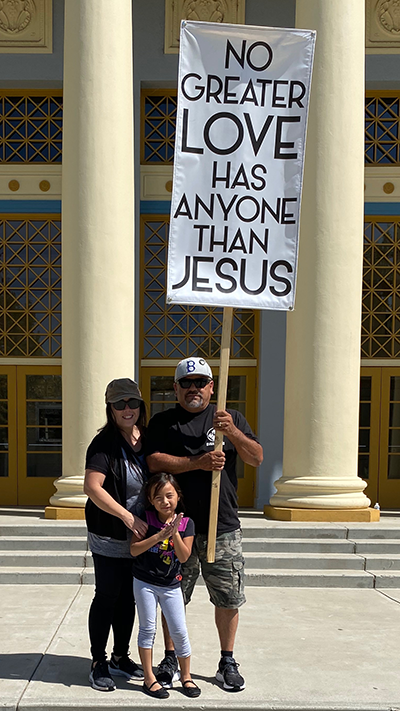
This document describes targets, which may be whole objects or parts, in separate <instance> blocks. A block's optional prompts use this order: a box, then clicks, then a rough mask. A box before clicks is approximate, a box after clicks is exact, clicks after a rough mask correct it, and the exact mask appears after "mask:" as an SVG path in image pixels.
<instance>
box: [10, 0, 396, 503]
mask: <svg viewBox="0 0 400 711" xmlns="http://www.w3.org/2000/svg"><path fill="white" fill-rule="evenodd" d="M66 5H67V6H66V7H64V2H63V0H53V1H52V2H50V1H48V2H45V1H43V2H42V3H37V7H36V10H35V12H36V13H37V15H34V13H33V12H32V16H31V17H29V18H28V19H29V22H28V25H26V24H24V23H25V22H26V19H27V18H25V19H24V22H22V20H21V23H20V25H18V18H17V19H16V20H15V18H13V17H12V16H11V15H10V16H9V17H8V20H7V21H5V22H3V25H4V27H3V25H1V28H0V76H1V81H0V106H1V109H0V210H1V215H0V220H1V222H0V224H1V231H0V247H1V253H0V254H1V256H0V264H1V273H2V278H1V282H0V294H1V296H0V299H1V301H0V315H1V321H0V324H1V326H0V417H1V422H0V429H1V439H0V502H1V503H2V504H10V505H38V504H47V503H48V501H49V499H50V497H52V500H51V502H52V504H53V506H54V507H56V508H57V507H60V508H62V507H65V508H69V507H81V506H82V505H83V503H84V496H83V492H82V474H83V465H84V460H83V456H84V451H85V448H86V446H87V443H88V442H89V441H90V439H91V438H92V437H93V436H94V434H95V432H96V430H97V428H98V427H100V426H101V425H102V424H103V421H104V402H103V393H104V390H105V385H106V383H107V382H108V381H109V380H111V379H112V378H114V377H122V376H130V377H135V378H136V379H138V380H139V382H140V385H141V388H142V391H143V395H144V397H145V400H146V402H147V403H148V405H149V410H150V413H154V412H158V411H160V410H162V409H164V408H166V407H169V406H171V405H173V402H174V395H173V372H174V369H175V366H176V363H177V361H178V360H180V359H181V358H183V357H185V356H188V355H202V356H204V357H205V358H207V360H208V361H209V362H210V363H211V365H212V367H213V369H214V372H215V375H216V380H217V379H218V362H219V361H218V358H219V344H220V335H221V325H222V309H219V308H208V307H200V306H199V307H188V306H177V305H175V306H169V305H167V304H166V302H165V283H166V254H167V243H168V223H169V208H170V196H171V190H172V165H173V150H174V133H175V120H176V84H177V63H178V54H177V49H178V39H177V28H178V27H179V21H180V19H181V18H183V17H186V18H189V19H200V20H209V21H216V22H220V21H225V22H226V21H228V22H240V23H245V24H250V25H265V26H279V27H294V26H296V25H297V26H298V27H310V29H317V33H318V35H317V37H318V39H317V55H316V64H315V71H314V84H313V92H314V97H315V98H314V109H311V114H310V126H309V133H308V146H307V156H308V157H307V160H308V165H306V183H305V195H304V202H303V213H302V230H301V236H300V240H301V242H300V245H301V246H300V265H299V285H298V302H297V304H296V309H295V312H294V313H293V314H290V315H289V317H288V318H287V317H286V315H285V314H284V313H282V312H267V311H262V312H260V311H249V310H244V309H237V310H235V312H234V325H233V334H232V345H231V366H230V377H229V385H228V406H230V407H234V408H237V409H239V410H241V411H242V412H243V414H245V415H246V417H247V419H248V421H249V422H250V424H251V426H252V427H253V428H254V429H255V430H256V431H257V433H258V435H259V437H260V441H261V442H262V444H263V446H264V451H265V458H264V462H263V465H262V466H261V467H260V468H259V470H258V471H256V470H254V469H253V468H251V467H249V466H247V465H244V466H242V467H241V468H240V469H239V503H240V504H241V505H242V506H250V507H252V506H255V507H258V508H262V507H263V506H264V505H265V504H268V503H269V501H270V500H271V497H273V498H272V502H271V503H272V504H274V505H275V506H276V507H277V508H279V507H287V508H291V507H292V506H293V507H296V506H299V507H300V508H301V507H303V508H308V509H315V508H322V509H323V508H327V509H340V508H345V509H346V508H347V509H348V508H360V509H362V508H365V507H367V506H368V500H367V498H366V496H367V497H368V498H369V499H370V501H371V502H372V505H373V504H375V503H376V502H379V503H380V505H381V506H382V507H385V508H399V507H400V292H399V288H400V251H399V250H400V80H399V77H400V24H399V18H398V17H397V14H396V8H395V3H394V2H390V1H389V2H385V3H379V2H378V3H376V2H372V1H371V2H367V3H366V6H365V17H366V29H365V32H364V7H363V3H362V2H360V1H359V0H357V1H355V0H351V1H350V2H349V1H347V0H331V1H330V3H329V4H328V6H329V7H328V8H327V7H326V6H327V4H326V2H325V1H324V0H297V3H296V2H295V0H242V1H240V0H232V2H227V1H224V2H223V1H221V2H212V3H211V2H210V3H204V2H198V1H196V0H193V1H192V2H187V0H181V1H180V2H172V0H165V2H164V0H146V2H143V0H133V2H132V4H131V3H130V2H129V1H128V0H121V7H120V8H119V11H118V14H117V13H115V10H114V9H112V7H110V3H109V2H106V0H96V2H93V0H85V2H83V1H82V0H68V2H67V3H66ZM319 10H321V11H320V12H319ZM6 14H7V13H6ZM131 18H132V21H131ZM7 22H8V25H7ZM13 22H14V24H15V23H16V24H15V27H14V25H13V24H12V23H13ZM34 23H36V24H34ZM23 25H24V26H23ZM29 28H31V29H32V28H34V31H32V32H30V31H29ZM132 28H133V29H132ZM35 33H36V34H35ZM33 36H35V37H37V38H38V39H37V42H36V44H35V43H33V44H32V37H33ZM330 36H333V37H335V38H336V40H337V41H336V42H331V41H330ZM338 46H339V47H340V49H341V54H340V57H339V56H338V54H337V52H338ZM335 53H336V54H335ZM364 57H365V59H366V74H365V85H364V68H363V63H364ZM326 58H328V59H326ZM349 66H350V67H351V69H349V68H348V67H349ZM313 111H314V113H313ZM361 111H363V113H364V117H365V124H364V127H363V126H362V117H361ZM132 127H133V129H132ZM321 146H323V147H324V148H323V150H322V148H321ZM322 154H323V157H321V155H322ZM362 156H364V158H363V157H362ZM364 163H365V176H364V180H363V183H362V184H361V180H362V177H363V176H362V170H363V164H364ZM307 171H308V172H307ZM307 176H308V177H307ZM307 180H308V186H309V187H307ZM312 185H313V187H311V186H312ZM363 200H364V242H362V222H361V212H360V209H361V204H362V201H363ZM61 210H62V215H63V220H62V224H61ZM339 218H340V219H339ZM307 235H309V237H310V240H308V237H307ZM362 245H363V277H362V281H361V250H362ZM302 251H303V254H302ZM361 289H362V293H361ZM360 312H361V313H362V317H361V318H362V332H361V333H362V335H361V351H360ZM360 358H361V372H360V370H359V368H360ZM360 377H361V380H360ZM360 382H361V389H360V399H359V390H358V388H359V383H360ZM299 384H301V386H302V387H298V385H299ZM285 386H286V421H285V416H284V411H285ZM62 412H63V415H62ZM358 412H359V416H360V419H359V423H358ZM307 423H312V424H311V425H309V424H307ZM284 435H285V437H284ZM357 436H358V437H359V443H358V446H359V449H358V452H357V442H356V437H357ZM357 458H358V473H359V477H361V478H358V477H357ZM285 462H286V463H285ZM57 479H61V480H60V481H59V482H58V484H57V487H56V488H55V487H54V484H53V482H54V481H55V480H57ZM275 482H278V483H277V493H275V494H274V492H275V488H274V483H275ZM365 482H366V484H367V486H366V489H365V493H363V489H364V487H365ZM365 494H366V496H365Z"/></svg>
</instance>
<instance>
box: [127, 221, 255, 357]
mask: <svg viewBox="0 0 400 711" xmlns="http://www.w3.org/2000/svg"><path fill="white" fill-rule="evenodd" d="M167 241H168V218H164V219H162V218H160V217H158V216H157V217H147V218H143V223H142V270H141V271H142V278H143V284H142V286H143V288H142V290H141V291H142V293H143V303H142V308H141V314H142V316H141V318H142V339H141V340H142V347H143V352H142V357H143V358H178V359H179V358H185V357H187V356H189V355H198V356H203V357H205V358H217V357H219V351H220V342H221V330H222V316H223V310H222V308H211V307H206V306H180V305H177V304H173V305H167V304H166V301H165V292H166V276H167V268H166V261H167ZM233 321H234V323H233V333H232V343H231V357H232V358H255V357H256V347H257V335H256V328H257V314H256V313H255V312H254V311H248V310H245V309H235V311H234V319H233Z"/></svg>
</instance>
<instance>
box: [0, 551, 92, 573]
mask: <svg viewBox="0 0 400 711" xmlns="http://www.w3.org/2000/svg"><path fill="white" fill-rule="evenodd" d="M92 565H93V560H92V556H91V554H90V553H86V552H85V551H84V552H82V553H80V552H76V553H69V552H67V551H56V552H55V551H46V550H40V551H39V550H35V551H28V552H27V551H25V550H15V551H1V552H0V569H1V568H2V567H6V568H11V567H16V566H17V567H21V568H33V567H38V568H56V567H57V566H58V567H60V568H84V567H86V566H92Z"/></svg>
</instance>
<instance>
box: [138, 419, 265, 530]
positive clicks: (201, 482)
mask: <svg viewBox="0 0 400 711" xmlns="http://www.w3.org/2000/svg"><path fill="white" fill-rule="evenodd" d="M215 410H216V407H215V405H208V406H207V407H206V409H205V410H202V411H201V412H195V413H192V412H187V411H186V410H184V409H183V408H182V407H181V406H180V405H176V406H175V408H172V409H170V410H166V411H165V412H159V413H158V414H156V415H154V416H153V417H152V418H151V420H150V423H149V427H148V430H147V435H146V445H145V454H146V456H148V455H149V454H154V453H155V452H163V453H164V454H171V455H173V456H175V457H187V456H193V455H197V454H204V452H211V451H213V449H214V440H215V430H214V427H213V419H214V412H215ZM227 412H229V413H230V415H232V419H233V422H234V425H235V426H236V427H237V428H238V429H239V430H240V431H241V432H243V434H245V435H246V437H249V439H253V440H255V441H256V442H258V439H257V437H256V436H255V435H254V433H253V432H252V430H251V428H250V425H249V424H248V422H247V420H246V418H245V417H244V416H243V415H242V414H241V413H240V412H238V411H237V410H227ZM223 451H224V452H225V468H224V469H223V470H222V472H221V490H220V499H219V509H218V529H217V533H218V535H220V534H221V533H227V532H228V531H235V530H236V529H237V528H239V527H240V522H239V519H238V515H237V493H236V492H237V475H236V457H237V452H236V449H235V447H234V446H233V444H232V443H231V442H230V441H229V439H228V438H227V437H224V447H223ZM175 476H176V479H177V481H178V483H179V486H180V487H181V489H182V494H183V499H184V506H185V511H186V513H187V514H188V516H190V518H192V519H193V521H194V523H195V526H196V533H207V532H208V518H209V510H210V497H211V472H209V471H204V470H203V469H196V470H194V471H189V472H183V473H182V474H177V475H175Z"/></svg>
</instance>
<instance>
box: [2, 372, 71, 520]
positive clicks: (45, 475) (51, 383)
mask: <svg viewBox="0 0 400 711" xmlns="http://www.w3.org/2000/svg"><path fill="white" fill-rule="evenodd" d="M61 431H62V430H61V367H60V366H46V367H43V366H2V367H1V368H0V437H1V442H0V501H1V503H2V504H5V505H7V504H8V505H32V506H35V505H36V506H39V505H44V504H47V503H48V500H49V498H50V496H51V495H52V494H53V493H54V492H55V488H54V486H53V481H54V480H55V479H57V478H58V477H59V476H61V465H62V460H61V457H62V454H61Z"/></svg>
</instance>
